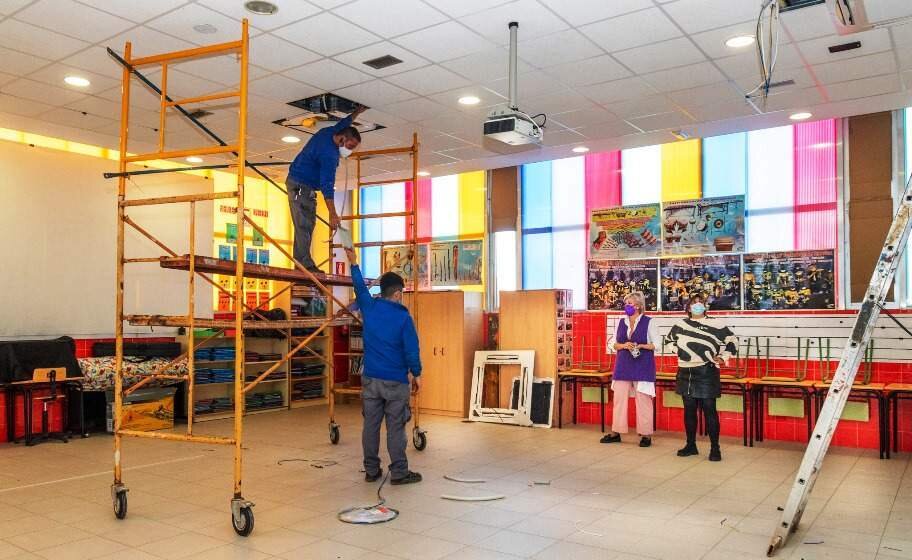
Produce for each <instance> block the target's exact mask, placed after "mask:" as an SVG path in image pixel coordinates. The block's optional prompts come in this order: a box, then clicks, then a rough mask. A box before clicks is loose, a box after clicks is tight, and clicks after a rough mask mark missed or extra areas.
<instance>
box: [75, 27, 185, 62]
mask: <svg viewBox="0 0 912 560" xmlns="http://www.w3.org/2000/svg"><path fill="white" fill-rule="evenodd" d="M194 33H196V32H195V31H194ZM127 41H129V42H130V43H131V46H132V49H133V57H140V56H149V55H153V54H159V53H164V52H170V51H178V50H182V49H190V48H193V47H194V46H195V45H194V44H193V43H190V42H188V41H184V40H182V39H178V38H176V37H172V36H171V35H166V34H165V33H162V32H160V31H156V30H154V29H151V28H149V27H144V26H141V27H135V28H133V29H131V30H130V31H128V32H126V33H121V34H120V35H118V36H117V37H114V38H112V39H108V40H107V41H105V43H106V45H105V46H107V47H110V48H111V49H112V50H114V51H116V52H118V53H120V54H121V55H122V54H123V50H124V44H125V43H126V42H127ZM111 64H113V65H114V66H115V67H117V63H115V62H114V61H113V60H111ZM89 70H91V68H89Z"/></svg>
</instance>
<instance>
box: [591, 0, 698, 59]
mask: <svg viewBox="0 0 912 560" xmlns="http://www.w3.org/2000/svg"><path fill="white" fill-rule="evenodd" d="M580 31H582V32H583V33H584V34H586V36H588V37H589V38H590V39H592V40H593V41H595V42H596V43H598V44H599V46H601V47H602V48H604V49H605V50H606V51H608V52H614V51H619V50H623V49H629V48H632V47H638V46H640V45H648V44H650V43H655V42H657V41H664V40H666V39H671V38H674V37H680V36H681V30H679V29H678V28H677V27H675V25H674V23H672V22H671V20H670V19H668V17H666V16H665V14H663V13H662V11H661V10H659V9H658V8H651V9H649V10H642V11H639V12H633V13H632V14H627V15H623V16H619V17H616V18H611V19H606V20H604V21H600V22H598V23H593V24H590V25H585V26H583V27H580Z"/></svg>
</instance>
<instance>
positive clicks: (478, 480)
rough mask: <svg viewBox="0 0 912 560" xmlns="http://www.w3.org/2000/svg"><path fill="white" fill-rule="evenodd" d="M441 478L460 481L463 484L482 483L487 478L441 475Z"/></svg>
mask: <svg viewBox="0 0 912 560" xmlns="http://www.w3.org/2000/svg"><path fill="white" fill-rule="evenodd" d="M443 478H444V479H446V480H449V481H452V482H462V483H463V484H483V483H485V482H487V480H483V479H481V478H459V477H458V476H450V475H448V474H445V475H443Z"/></svg>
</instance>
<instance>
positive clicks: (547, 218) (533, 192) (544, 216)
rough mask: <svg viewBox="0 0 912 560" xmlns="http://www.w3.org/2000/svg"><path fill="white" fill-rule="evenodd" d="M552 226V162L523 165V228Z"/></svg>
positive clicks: (525, 229)
mask: <svg viewBox="0 0 912 560" xmlns="http://www.w3.org/2000/svg"><path fill="white" fill-rule="evenodd" d="M549 227H551V162H550V161H543V162H540V163H530V164H526V165H523V166H522V228H523V230H524V231H527V230H530V229H538V228H549Z"/></svg>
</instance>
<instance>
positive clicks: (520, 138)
mask: <svg viewBox="0 0 912 560" xmlns="http://www.w3.org/2000/svg"><path fill="white" fill-rule="evenodd" d="M508 27H509V29H510V75H509V87H510V91H509V95H510V99H509V102H508V103H507V104H506V105H501V106H499V107H497V108H495V109H494V110H493V111H491V112H490V113H489V114H488V118H487V119H485V122H484V136H485V138H490V139H492V140H497V141H498V142H503V143H504V144H509V145H511V146H522V145H525V144H541V141H542V135H543V134H542V133H543V128H544V122H542V124H538V123H537V122H536V121H535V118H537V117H544V115H537V116H536V117H530V116H529V115H528V114H527V113H525V112H523V111H520V110H519V106H518V105H517V103H516V82H517V77H516V40H517V33H518V30H519V24H518V23H517V22H515V21H511V22H510V23H509V25H508ZM545 118H547V117H545Z"/></svg>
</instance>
